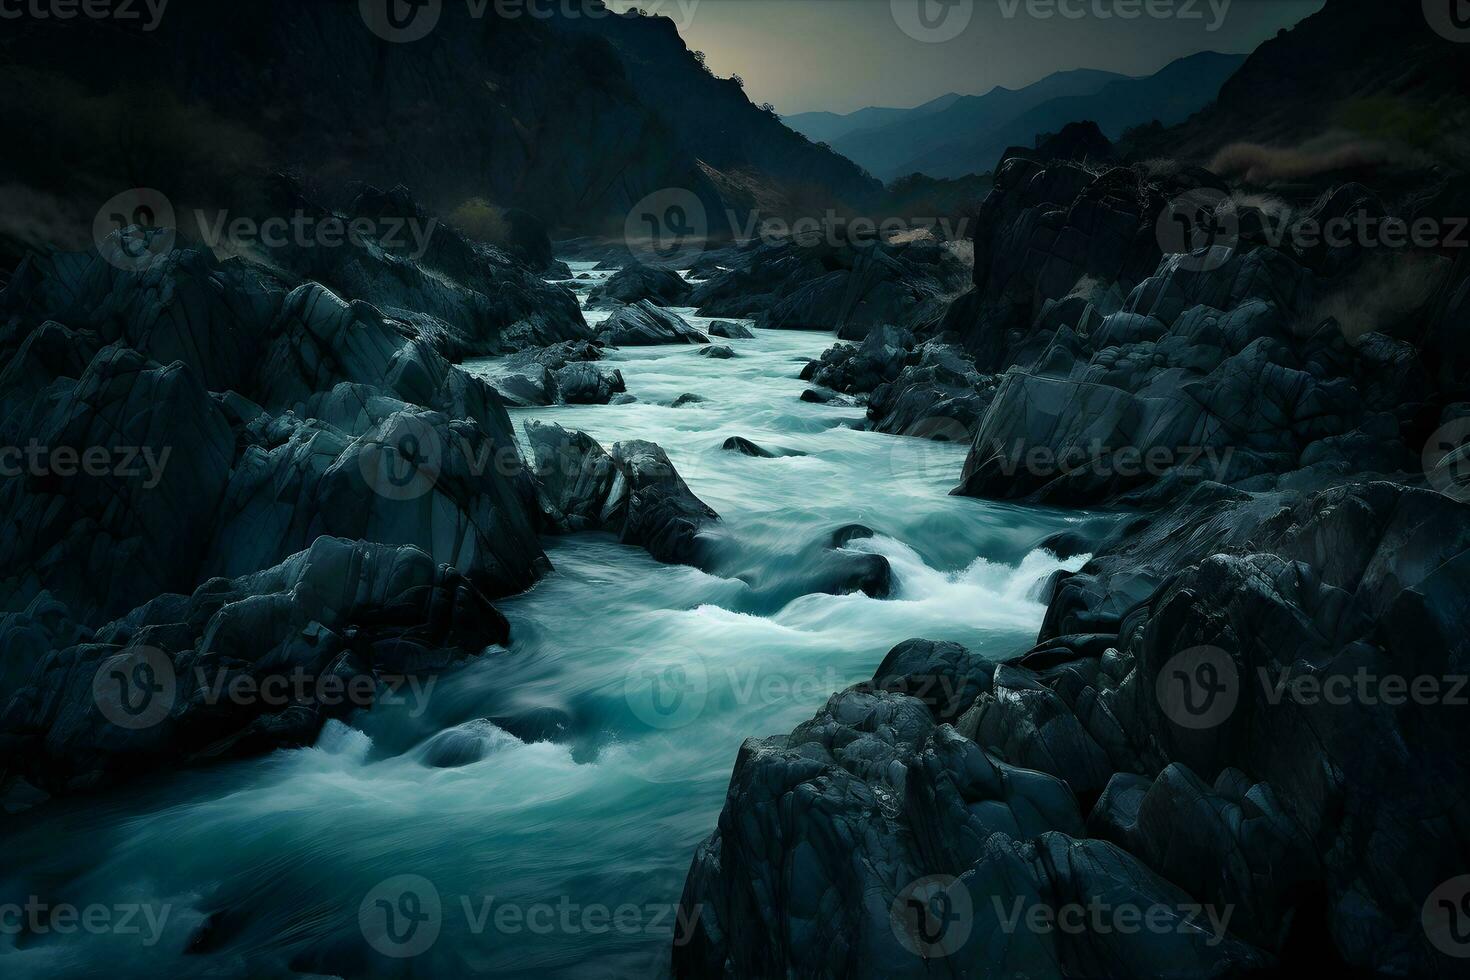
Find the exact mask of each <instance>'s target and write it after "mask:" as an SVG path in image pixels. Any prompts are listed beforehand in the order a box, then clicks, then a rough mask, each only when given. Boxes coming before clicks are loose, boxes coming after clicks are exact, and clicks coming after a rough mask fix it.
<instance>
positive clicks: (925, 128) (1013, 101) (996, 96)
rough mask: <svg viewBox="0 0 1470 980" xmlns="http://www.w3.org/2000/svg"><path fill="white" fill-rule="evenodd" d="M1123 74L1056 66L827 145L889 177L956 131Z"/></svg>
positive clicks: (965, 132)
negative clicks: (1017, 83)
mask: <svg viewBox="0 0 1470 980" xmlns="http://www.w3.org/2000/svg"><path fill="white" fill-rule="evenodd" d="M1123 77H1124V76H1122V75H1116V74H1114V73H1112V72H1105V71H1093V70H1091V69H1079V70H1076V71H1063V72H1056V73H1055V74H1052V75H1048V76H1047V77H1046V78H1043V79H1042V80H1041V81H1039V82H1037V83H1036V84H1034V85H1028V86H1026V87H1025V88H1021V89H1008V88H999V87H997V88H994V89H991V90H990V91H989V92H987V93H986V94H985V95H967V96H963V97H961V98H959V99H956V100H955V101H954V103H953V104H952V105H950V106H949V107H948V108H946V109H943V110H942V111H940V112H934V113H926V114H924V115H921V116H914V115H905V116H904V117H903V118H901V119H899V120H897V121H895V122H893V123H890V124H888V125H882V126H878V127H875V128H871V129H865V130H860V131H858V132H853V133H849V134H847V135H846V136H843V137H840V138H838V139H837V140H834V141H833V143H832V148H833V149H834V150H836V151H837V152H838V153H841V154H842V155H843V156H845V157H847V158H848V159H849V160H853V161H855V162H856V163H858V164H859V165H860V166H862V167H865V168H866V169H867V170H868V171H869V172H871V173H872V174H874V175H875V176H877V177H878V178H879V179H881V180H885V181H887V180H892V179H894V178H896V177H903V176H906V175H908V174H910V173H913V172H914V167H913V166H912V161H913V160H914V159H915V158H916V157H918V156H922V155H925V154H928V153H931V152H933V151H937V150H940V149H942V148H943V147H944V146H946V145H947V144H949V143H951V142H952V141H954V140H955V139H956V138H957V137H958V136H965V137H968V136H969V135H970V134H972V133H978V132H988V131H990V130H992V129H995V128H997V127H1000V126H1002V125H1004V124H1005V123H1006V122H1008V121H1009V120H1012V119H1014V118H1016V117H1017V116H1019V115H1021V114H1022V113H1024V112H1027V111H1029V110H1031V109H1034V108H1035V107H1036V106H1039V105H1041V104H1043V103H1045V102H1049V101H1050V100H1052V99H1057V98H1065V97H1068V96H1075V95H1086V94H1090V93H1093V92H1096V91H1098V90H1099V89H1101V88H1102V87H1103V86H1105V85H1107V84H1108V83H1109V82H1113V81H1117V80H1120V79H1122V78H1123ZM1027 142H1028V143H1029V142H1030V140H1027ZM994 163H995V161H994V160H986V161H983V162H981V164H980V165H978V166H973V167H971V168H970V169H968V170H963V171H960V172H958V173H944V174H936V173H930V174H929V176H931V177H940V176H963V175H964V174H966V173H975V172H981V171H985V170H989V169H990V167H991V166H992V165H993V164H994Z"/></svg>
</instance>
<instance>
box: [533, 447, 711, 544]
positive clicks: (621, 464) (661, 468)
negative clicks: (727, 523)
mask: <svg viewBox="0 0 1470 980" xmlns="http://www.w3.org/2000/svg"><path fill="white" fill-rule="evenodd" d="M525 429H526V439H527V441H528V442H529V443H530V445H531V451H532V455H533V457H534V460H535V467H536V475H537V480H538V483H539V485H540V487H541V490H542V502H543V508H544V511H545V513H546V516H547V519H548V520H549V522H550V524H551V526H552V527H554V528H556V529H558V530H560V531H563V532H573V531H608V532H611V533H613V534H616V535H617V536H618V540H620V541H621V542H623V543H624V544H631V545H640V546H642V547H643V548H646V549H647V550H648V553H649V554H651V555H653V557H654V558H656V559H658V560H659V561H661V562H667V563H670V564H681V565H701V564H702V563H703V562H705V561H707V560H708V552H709V549H708V539H707V535H706V532H707V530H708V529H709V528H710V526H711V525H713V524H715V523H716V522H718V521H719V519H720V516H719V515H718V514H716V513H715V512H714V511H713V510H711V509H710V507H709V506H708V505H707V504H705V503H704V501H702V500H700V499H699V498H698V497H696V496H695V495H694V492H693V491H692V490H690V489H689V486H688V484H686V483H685V482H684V481H683V479H682V478H681V477H680V476H679V472H678V470H676V469H674V464H673V463H671V462H669V457H668V456H667V455H665V453H664V451H663V450H662V449H660V448H659V447H658V446H656V445H654V444H653V443H651V442H645V441H643V440H638V439H635V440H630V441H628V442H619V443H615V444H614V445H613V447H612V451H611V452H609V451H607V450H605V449H603V448H602V446H601V445H599V444H598V442H597V440H595V439H593V438H592V437H591V436H589V435H587V434H586V433H583V432H568V431H567V430H566V429H563V428H562V427H561V426H559V425H556V424H555V423H545V422H534V421H531V422H527V423H526V426H525Z"/></svg>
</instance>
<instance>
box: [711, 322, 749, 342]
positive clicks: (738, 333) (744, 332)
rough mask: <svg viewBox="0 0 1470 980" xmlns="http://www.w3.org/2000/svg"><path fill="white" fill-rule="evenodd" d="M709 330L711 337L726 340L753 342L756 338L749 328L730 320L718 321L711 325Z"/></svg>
mask: <svg viewBox="0 0 1470 980" xmlns="http://www.w3.org/2000/svg"><path fill="white" fill-rule="evenodd" d="M708 330H709V335H710V336H711V337H724V338H725V339H726V340H751V339H753V338H754V337H755V334H753V333H751V332H750V329H749V328H748V327H743V326H741V325H740V324H738V323H731V322H730V321H729V320H716V321H714V322H713V323H711V324H710V325H709V328H708Z"/></svg>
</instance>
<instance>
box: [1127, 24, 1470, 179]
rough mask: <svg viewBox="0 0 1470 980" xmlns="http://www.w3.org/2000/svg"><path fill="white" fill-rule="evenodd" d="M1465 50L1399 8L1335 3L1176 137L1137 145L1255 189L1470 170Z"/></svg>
mask: <svg viewBox="0 0 1470 980" xmlns="http://www.w3.org/2000/svg"><path fill="white" fill-rule="evenodd" d="M1413 6H1416V7H1417V6H1418V5H1417V4H1415V5H1413ZM1446 30H1448V28H1446ZM1465 50H1466V48H1465V45H1464V44H1462V43H1459V44H1457V43H1455V42H1454V41H1453V40H1450V39H1449V38H1448V37H1446V36H1442V35H1441V34H1438V33H1436V32H1435V30H1433V29H1431V27H1430V25H1429V23H1428V21H1427V20H1426V18H1425V17H1424V16H1421V15H1419V14H1418V13H1417V12H1416V14H1415V15H1414V16H1406V15H1405V14H1404V12H1403V11H1402V10H1399V9H1397V5H1396V4H1385V3H1379V2H1377V0H1329V2H1328V3H1327V4H1326V6H1324V7H1323V9H1322V10H1320V11H1318V12H1317V13H1316V14H1313V15H1312V16H1310V17H1308V18H1306V19H1305V20H1303V21H1302V22H1301V23H1299V24H1297V25H1296V26H1295V27H1293V28H1291V29H1290V30H1283V31H1281V32H1280V33H1279V34H1278V35H1277V36H1276V37H1275V38H1273V39H1271V40H1269V41H1267V42H1265V43H1264V44H1262V45H1261V46H1260V47H1259V48H1257V49H1256V51H1255V52H1254V53H1253V54H1251V56H1250V57H1249V58H1248V59H1247V60H1246V61H1245V63H1244V64H1243V65H1242V66H1241V67H1240V70H1239V71H1237V72H1236V73H1235V74H1234V75H1233V76H1232V77H1231V78H1230V79H1229V80H1228V81H1227V82H1226V83H1225V84H1224V85H1223V86H1222V87H1221V89H1220V93H1219V97H1218V99H1217V100H1216V102H1215V104H1214V105H1213V106H1211V107H1209V108H1208V109H1206V110H1205V111H1203V112H1201V113H1199V114H1198V115H1197V116H1195V117H1194V118H1192V119H1190V120H1189V121H1188V122H1187V123H1186V124H1185V125H1182V126H1179V127H1177V128H1175V129H1172V130H1169V131H1168V132H1165V133H1154V134H1151V135H1142V136H1140V138H1139V139H1137V140H1136V141H1135V142H1134V144H1133V145H1132V146H1131V147H1129V149H1130V150H1131V151H1132V152H1133V153H1134V154H1135V155H1136V156H1139V157H1146V156H1169V157H1173V158H1175V159H1180V160H1186V161H1189V162H1193V163H1201V164H1205V165H1210V166H1212V169H1216V170H1217V172H1220V173H1221V174H1223V175H1226V176H1241V177H1248V178H1250V179H1251V180H1252V181H1253V182H1256V183H1273V182H1276V181H1280V180H1301V179H1307V178H1311V177H1314V176H1318V175H1327V174H1331V173H1333V172H1337V173H1344V172H1358V173H1360V174H1366V173H1370V172H1380V173H1381V172H1383V171H1384V170H1386V169H1407V170H1421V169H1424V168H1427V167H1432V166H1447V167H1450V168H1452V169H1460V170H1463V167H1464V161H1465V160H1466V159H1467V157H1470V142H1467V140H1466V137H1465V132H1466V122H1467V118H1466V116H1467V113H1466V108H1465V107H1466V96H1467V95H1470V74H1467V73H1466V72H1465V70H1464V57H1465Z"/></svg>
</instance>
